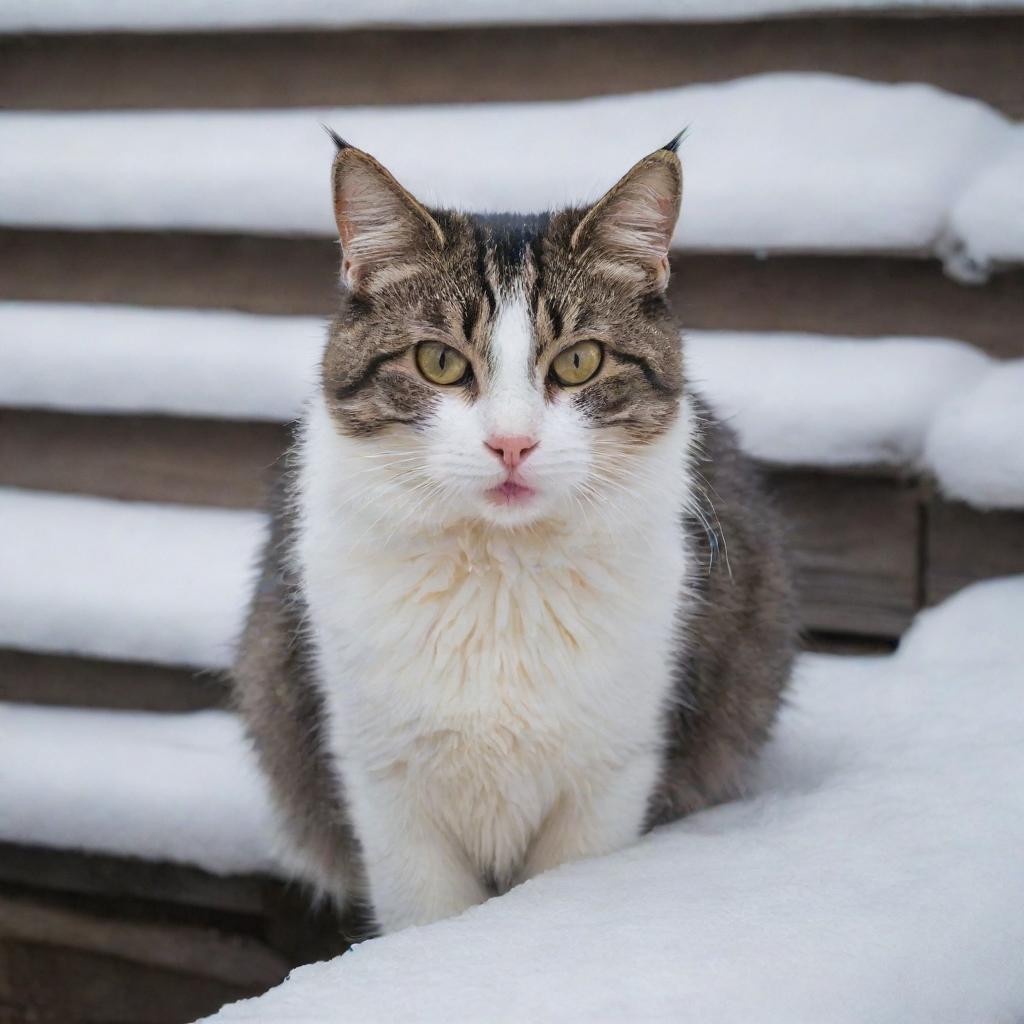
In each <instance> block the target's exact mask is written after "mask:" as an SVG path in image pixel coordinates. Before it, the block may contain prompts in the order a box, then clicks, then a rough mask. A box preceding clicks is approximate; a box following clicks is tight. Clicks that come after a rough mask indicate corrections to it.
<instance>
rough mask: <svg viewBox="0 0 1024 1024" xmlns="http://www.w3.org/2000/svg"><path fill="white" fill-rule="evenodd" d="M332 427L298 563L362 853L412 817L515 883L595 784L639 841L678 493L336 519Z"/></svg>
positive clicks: (309, 444)
mask: <svg viewBox="0 0 1024 1024" xmlns="http://www.w3.org/2000/svg"><path fill="white" fill-rule="evenodd" d="M325 418H326V413H324V412H323V411H320V412H317V410H314V411H313V415H312V416H311V418H310V421H309V429H308V432H307V437H306V442H305V454H304V470H303V474H304V476H303V507H302V509H301V524H302V526H301V530H300V536H299V543H298V547H297V552H296V554H297V557H298V560H299V563H300V568H301V572H302V576H303V581H304V585H305V589H306V598H307V601H308V605H309V614H310V620H311V625H312V628H313V631H314V636H315V641H316V648H317V654H318V662H319V682H320V685H321V686H322V688H323V693H324V697H325V702H326V706H327V709H328V714H329V718H330V730H329V737H330V740H329V742H330V748H331V753H332V755H333V757H334V759H335V762H336V764H337V766H338V768H339V770H340V775H341V777H342V779H343V782H344V784H345V786H346V791H347V794H348V796H349V799H350V802H351V804H352V813H353V815H354V817H355V824H356V830H357V833H359V834H360V835H361V837H362V838H363V840H364V846H366V847H367V853H368V856H372V855H373V850H372V848H373V847H374V845H375V844H374V839H373V837H374V836H379V837H381V840H380V841H381V842H382V843H384V844H386V843H387V842H397V841H401V840H400V837H401V835H402V834H403V832H404V834H410V832H413V831H415V828H416V827H417V826H416V823H419V822H420V819H421V818H423V819H427V820H429V821H430V822H431V823H432V825H433V827H436V828H437V829H438V830H439V832H441V833H443V834H444V835H445V836H446V837H448V839H449V840H450V841H451V843H452V846H453V849H454V850H455V853H454V855H455V856H457V857H462V858H465V859H466V860H467V861H468V863H469V864H470V865H471V866H472V868H473V869H474V870H475V872H476V873H477V874H478V875H480V876H482V877H487V878H492V879H498V880H503V882H504V883H506V884H507V882H509V881H511V880H512V879H513V877H516V876H520V877H521V875H522V865H523V862H524V859H526V858H527V857H528V854H529V850H530V846H531V843H532V842H534V840H535V838H536V836H537V834H538V832H539V830H541V829H542V827H543V826H544V825H545V822H547V821H549V820H550V818H551V816H552V813H553V811H554V810H555V809H556V808H558V807H565V806H567V805H570V806H575V807H583V806H588V805H589V804H591V803H593V802H594V801H596V800H599V799H600V798H601V794H603V793H605V792H609V793H616V794H618V795H617V796H616V797H615V798H614V799H618V800H621V801H623V802H626V801H628V802H629V803H630V806H629V807H628V808H627V807H623V808H616V807H613V806H611V807H606V808H604V811H603V813H604V814H605V815H607V816H610V817H615V816H618V818H619V821H618V822H617V823H616V825H615V827H614V828H613V829H611V831H612V832H614V833H615V835H616V836H619V835H620V833H621V832H622V830H623V829H625V832H626V833H627V839H628V833H629V832H630V831H632V833H633V834H635V832H636V830H637V829H638V827H639V821H640V819H641V818H642V816H643V812H644V801H645V797H646V794H647V793H649V792H650V787H651V786H652V785H653V782H654V775H655V773H656V770H657V759H658V752H659V750H660V747H661V731H662V715H663V711H664V707H665V702H666V700H667V699H668V697H669V692H670V688H671V679H670V669H669V662H670V655H671V653H672V652H673V651H674V650H675V649H676V648H677V647H678V644H679V642H680V639H679V633H680V626H681V619H680V614H681V609H680V600H681V597H682V595H683V592H684V588H683V580H684V579H685V575H686V572H687V569H688V565H687V556H686V548H685V538H684V537H683V536H682V532H681V526H680V525H679V515H678V512H677V511H676V510H677V509H678V508H679V506H678V504H675V503H674V502H673V501H666V500H665V497H666V496H665V494H664V493H663V494H662V495H660V497H659V500H658V501H654V502H650V503H648V508H649V514H648V515H647V516H646V517H645V518H644V519H643V521H638V522H634V523H632V524H629V525H628V526H623V525H621V524H620V526H619V527H617V528H616V529H615V530H614V531H608V530H605V529H603V528H601V526H600V524H599V523H597V522H594V521H586V522H577V523H558V524H553V525H550V526H545V527H544V528H543V529H537V530H533V531H506V530H502V529H498V528H494V527H488V526H484V525H479V526H468V525H465V524H461V525H459V526H457V527H451V528H449V529H444V530H416V531H413V532H400V533H398V534H389V533H388V531H386V530H385V531H381V530H379V529H377V528H376V527H375V525H374V521H373V519H372V518H370V519H367V518H366V517H365V516H364V517H361V516H359V515H358V514H356V513H354V512H348V511H346V510H345V509H346V505H345V491H346V488H348V489H349V490H351V483H350V482H347V481H346V479H345V470H344V462H345V460H344V458H341V457H340V456H339V452H338V450H337V449H338V446H339V445H340V446H342V447H343V446H344V445H346V444H350V443H351V442H346V441H345V440H344V439H340V438H338V437H337V436H336V435H335V434H334V432H333V430H332V428H331V427H330V424H329V423H328V422H326V420H325ZM332 467H336V469H332ZM679 475H680V476H681V475H682V473H681V472H680V474H679ZM680 486H682V484H680ZM667 489H668V491H669V492H672V491H673V490H674V487H673V486H671V485H669V486H668V488H667ZM623 773H626V776H627V777H629V778H630V779H631V784H630V785H629V786H625V787H623V786H618V787H617V788H616V782H615V780H616V779H617V778H618V777H620V776H622V775H623ZM385 815H392V816H397V817H398V818H399V819H400V827H399V828H397V830H396V829H392V828H387V827H384V826H383V824H382V823H381V822H380V821H379V820H378V819H380V818H381V817H382V816H385ZM565 827H567V828H568V827H570V826H565ZM581 827H582V826H581ZM367 837H369V838H367ZM389 837H393V838H389ZM578 840H579V837H577V838H576V839H572V838H571V837H568V836H566V837H563V840H562V843H561V845H562V846H565V847H567V848H568V850H569V852H568V853H567V854H566V855H570V854H571V852H572V851H573V850H575V851H577V852H587V851H588V850H589V849H590V848H591V847H593V846H594V845H595V844H594V842H592V841H587V842H582V841H578ZM609 842H611V840H609ZM616 842H617V840H616ZM597 845H600V843H598V844H597ZM555 859H557V857H556V858H555ZM545 866H547V865H545ZM370 875H371V878H372V876H373V869H372V866H371V868H370Z"/></svg>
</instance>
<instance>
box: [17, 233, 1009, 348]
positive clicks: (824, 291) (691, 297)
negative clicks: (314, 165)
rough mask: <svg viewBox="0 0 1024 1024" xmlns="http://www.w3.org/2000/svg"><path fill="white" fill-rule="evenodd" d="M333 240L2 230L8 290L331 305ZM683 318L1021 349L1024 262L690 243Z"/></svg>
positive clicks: (289, 307)
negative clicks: (960, 272) (749, 252)
mask: <svg viewBox="0 0 1024 1024" xmlns="http://www.w3.org/2000/svg"><path fill="white" fill-rule="evenodd" d="M337 261H338V250H337V245H336V243H334V242H330V241H327V240H324V239H298V238H280V237H259V238H258V237H253V236H245V235H216V234H202V235H200V234H190V233H159V232H152V233H151V232H129V231H123V232H74V231H28V230H25V231H22V230H10V229H8V230H0V300H11V299H23V300H32V301H45V302H61V301H73V302H111V303H124V304H128V305H151V306H186V307H194V308H201V309H218V308H227V309H238V310H245V311H248V312H256V313H271V314H290V313H300V314H301V313H309V314H321V315H326V314H329V313H330V312H332V311H333V309H334V306H335V304H336V297H335V296H336V288H337V284H336V280H337V278H336V271H337ZM670 287H671V295H672V299H673V303H674V306H675V309H676V316H677V319H678V320H679V322H680V324H681V325H682V326H684V327H691V328H707V329H722V330H751V331H772V330H775V331H808V332H813V333H820V334H833V335H847V336H849V335H853V336H864V337H877V336H881V335H917V336H934V337H945V338H960V339H962V340H964V341H969V342H971V343H973V344H974V345H977V346H978V347H979V348H982V349H984V350H985V351H987V352H990V353H992V354H993V355H998V356H1005V357H1010V358H1012V357H1019V356H1021V355H1024V333H1022V332H1021V328H1020V325H1021V323H1024V269H1015V270H1007V271H1004V272H1002V273H999V274H996V275H994V276H993V277H992V278H991V279H990V280H989V282H988V283H987V284H985V285H977V286H971V285H962V284H959V283H957V282H956V281H953V280H952V279H950V278H949V277H947V276H946V275H945V274H944V273H943V272H942V267H941V265H940V264H939V263H938V262H937V261H935V260H925V259H910V258H886V257H881V256H772V257H769V258H765V259H759V258H757V257H756V256H743V255H709V254H702V255H680V254H677V255H676V256H675V257H674V260H673V275H672V280H671V286H670Z"/></svg>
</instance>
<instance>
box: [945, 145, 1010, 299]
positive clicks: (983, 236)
mask: <svg viewBox="0 0 1024 1024" xmlns="http://www.w3.org/2000/svg"><path fill="white" fill-rule="evenodd" d="M1022 182H1024V127H1020V126H1018V127H1017V128H1016V130H1015V131H1014V133H1013V136H1012V138H1011V141H1010V142H1009V144H1008V145H1007V147H1006V149H1005V150H1004V152H1003V154H1002V156H1001V157H1000V158H999V159H997V160H995V161H994V162H992V163H991V164H990V165H989V166H988V167H987V168H986V169H985V170H984V171H983V172H982V173H981V174H980V175H979V176H978V177H977V178H976V179H975V180H974V181H973V182H972V183H971V185H970V186H969V187H968V188H967V190H966V191H965V192H964V193H963V195H961V196H960V199H959V200H958V201H957V203H956V205H955V206H954V207H953V210H952V212H951V213H950V217H949V229H948V230H949V238H950V240H951V241H950V243H949V245H948V246H947V247H948V249H949V253H948V257H947V265H948V266H952V265H953V264H954V262H957V263H959V264H960V265H961V266H962V268H963V269H962V276H963V277H965V278H966V279H968V280H973V279H974V278H975V277H978V276H981V277H984V274H985V268H986V264H987V263H989V262H991V263H995V264H997V263H1014V262H1019V261H1020V259H1021V254H1022V253H1024V185H1022V184H1021V183H1022ZM958 246H959V249H958Z"/></svg>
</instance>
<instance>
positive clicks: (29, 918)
mask: <svg viewBox="0 0 1024 1024" xmlns="http://www.w3.org/2000/svg"><path fill="white" fill-rule="evenodd" d="M0 937H2V938H3V939H4V940H6V941H8V942H14V943H31V944H32V945H37V946H62V947H65V948H71V949H81V950H83V951H86V952H90V953H96V954H99V955H101V956H105V957H113V958H116V959H118V960H124V961H128V962H130V963H137V964H141V965H145V966H148V967H157V968H162V969H164V970H169V971H175V972H179V973H181V974H186V975H190V976H193V977H197V978H209V979H211V980H214V981H219V982H224V983H227V984H232V985H239V986H244V987H245V988H248V989H251V990H254V991H260V990H261V989H263V988H266V987H267V986H268V985H273V984H275V983H276V982H277V981H280V980H281V979H282V978H284V976H285V975H286V974H287V973H288V968H289V966H290V965H289V964H288V963H287V961H286V960H285V959H284V958H283V957H282V956H280V954H278V953H276V952H274V951H273V950H271V949H270V948H268V947H267V946H266V945H264V944H263V943H261V942H259V941H257V940H254V939H252V938H250V937H249V936H246V935H236V934H229V933H225V932H220V931H217V930H215V929H213V928H193V927H190V926H188V925H182V924H168V923H167V922H164V921H159V922H158V921H152V922H151V921H136V920H118V919H116V918H109V917H103V916H100V915H95V914H91V913H86V912H83V911H81V910H77V909H72V908H70V907H66V906H62V905H60V904H57V903H56V902H54V901H52V900H46V901H44V900H40V899H29V898H27V897H24V896H20V897H11V896H6V895H3V894H0Z"/></svg>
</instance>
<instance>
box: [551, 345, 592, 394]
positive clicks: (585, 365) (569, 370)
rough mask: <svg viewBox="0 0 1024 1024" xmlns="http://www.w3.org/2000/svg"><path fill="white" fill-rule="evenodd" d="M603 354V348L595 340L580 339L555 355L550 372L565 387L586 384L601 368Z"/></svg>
mask: <svg viewBox="0 0 1024 1024" xmlns="http://www.w3.org/2000/svg"><path fill="white" fill-rule="evenodd" d="M603 356H604V350H603V349H602V348H601V346H600V345H599V344H598V343H597V342H596V341H581V342H580V343H579V344H577V345H573V346H572V348H567V349H566V350H565V351H564V352H559V353H558V355H557V356H555V361H554V362H553V363H552V364H551V372H552V373H554V375H555V379H556V380H557V381H558V383H559V384H563V385H565V387H573V386H574V385H576V384H586V382H587V381H588V380H590V378H591V377H593V376H594V374H595V373H597V371H598V370H600V369H601V359H602V357H603Z"/></svg>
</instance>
